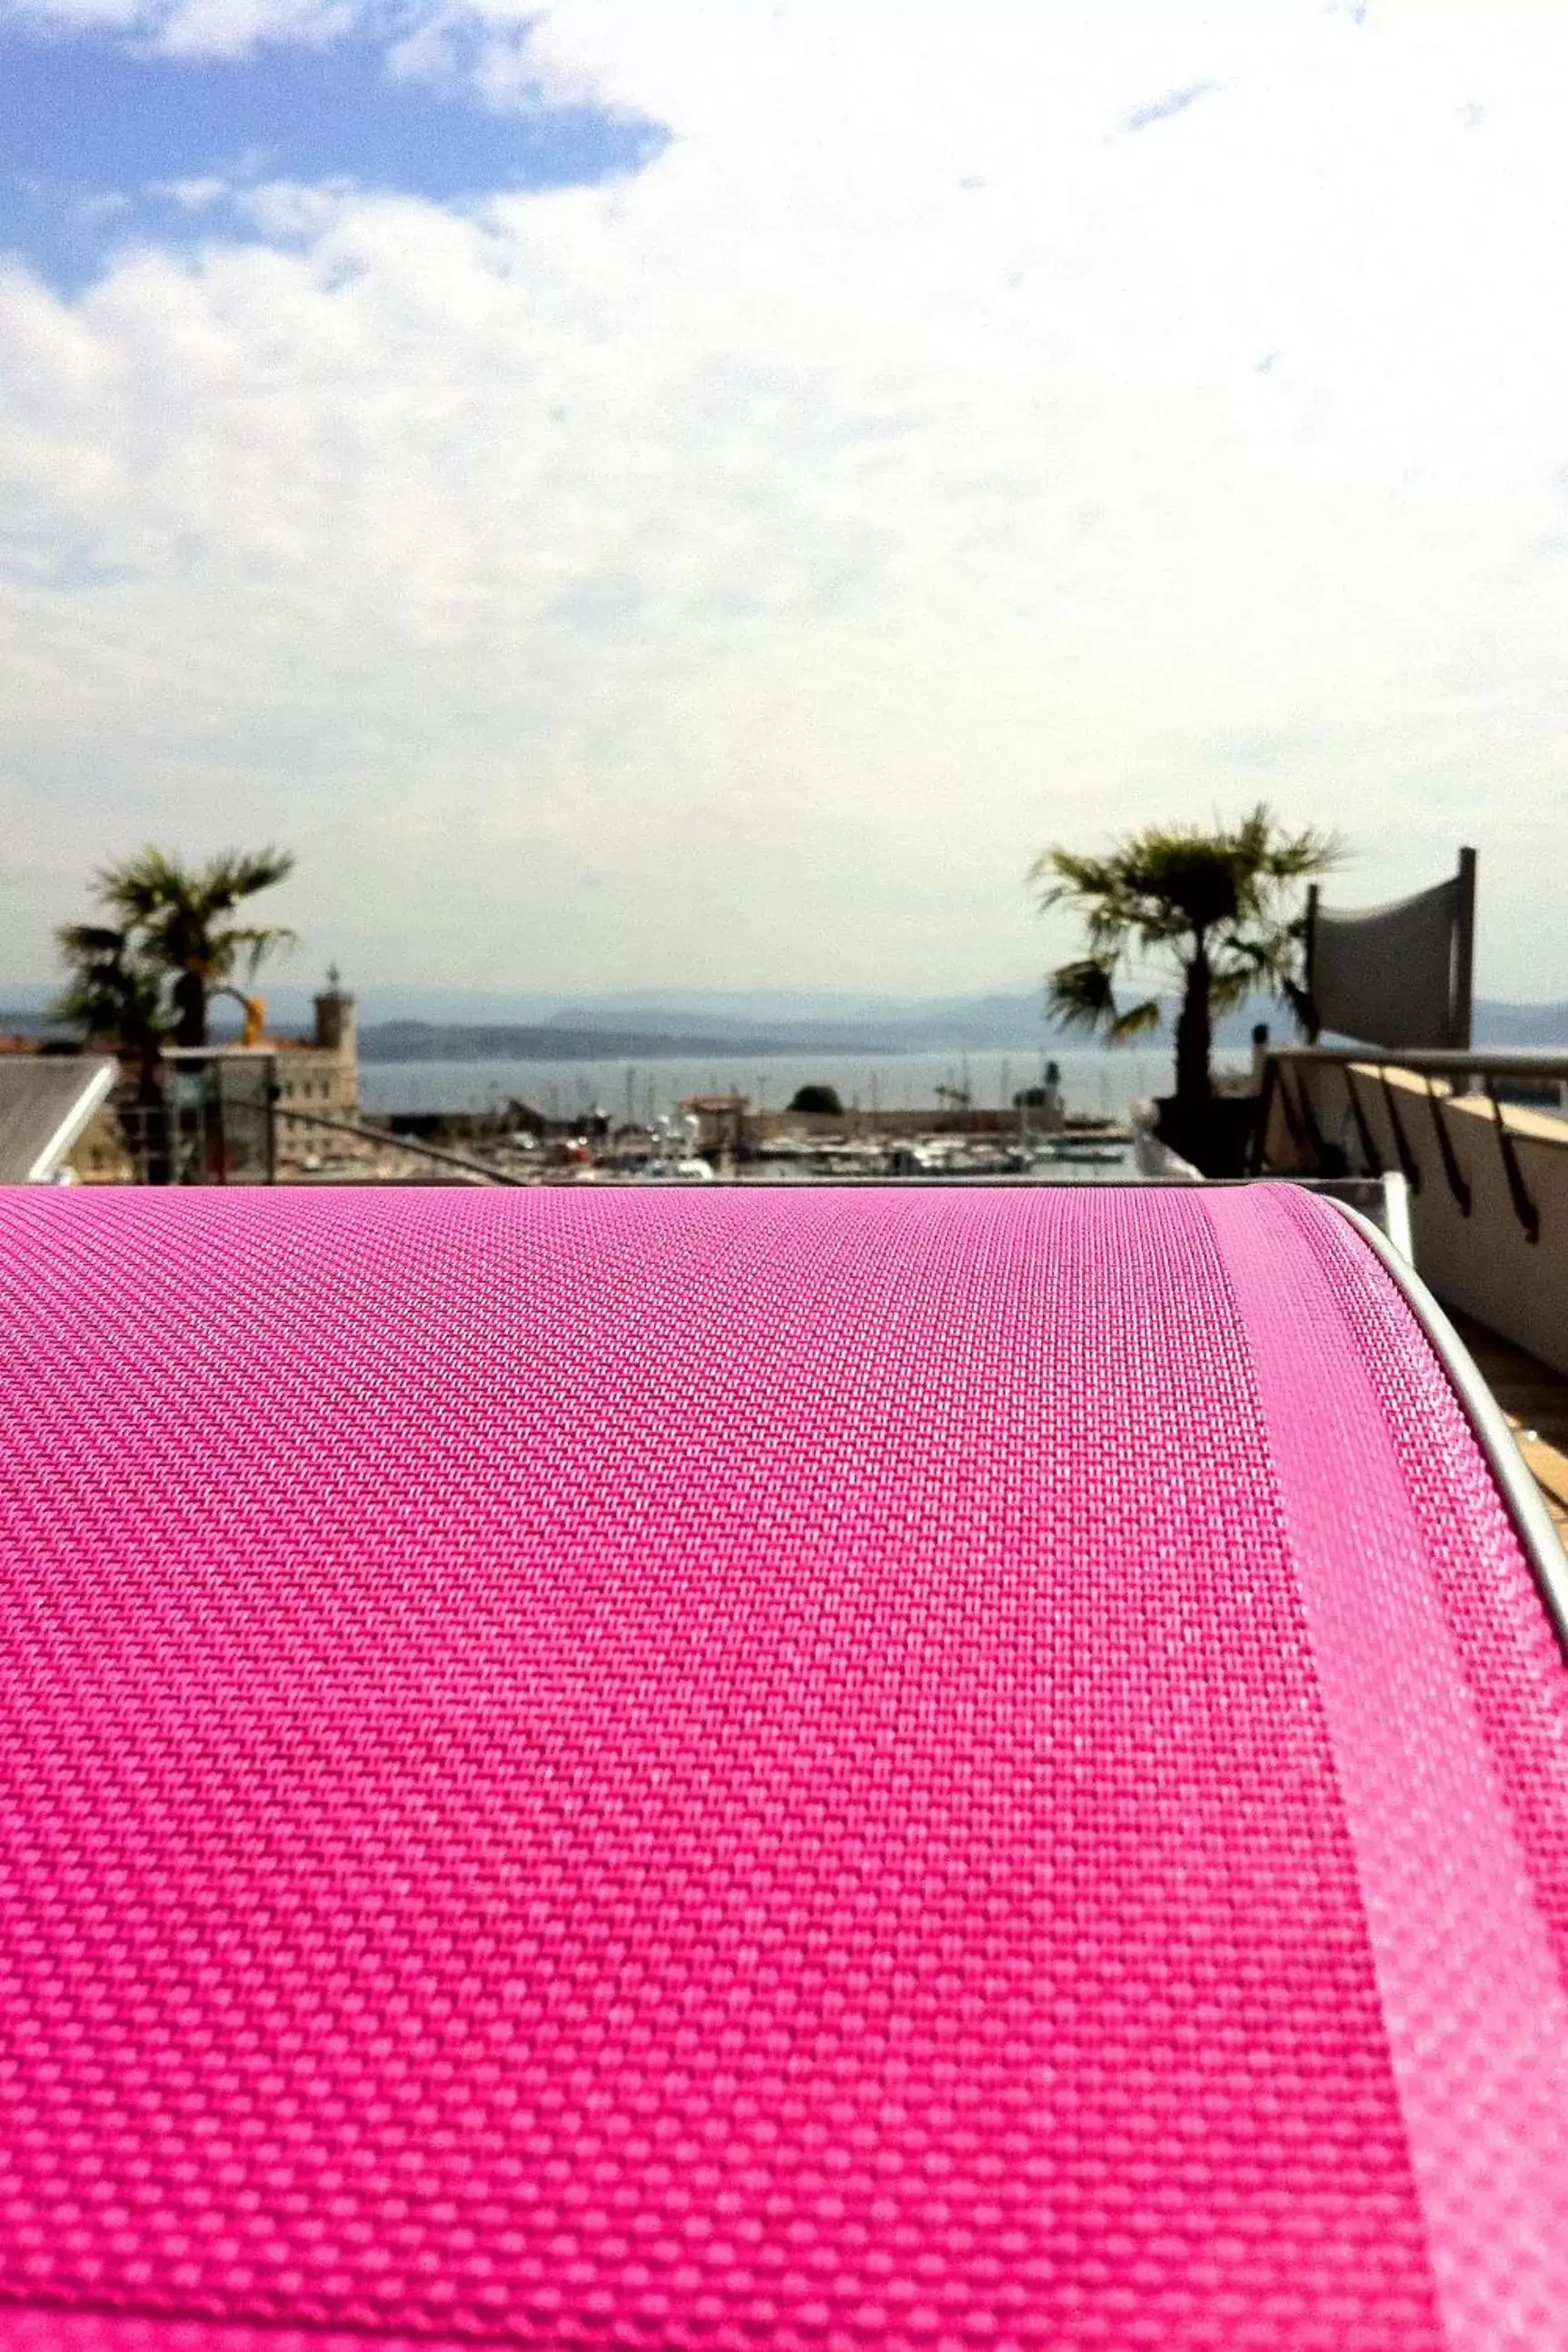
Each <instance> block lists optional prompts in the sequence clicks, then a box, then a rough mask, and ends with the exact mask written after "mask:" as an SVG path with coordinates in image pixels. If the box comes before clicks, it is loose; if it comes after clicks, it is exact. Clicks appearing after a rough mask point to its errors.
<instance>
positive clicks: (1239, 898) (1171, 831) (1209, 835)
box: [1030, 803, 1341, 1114]
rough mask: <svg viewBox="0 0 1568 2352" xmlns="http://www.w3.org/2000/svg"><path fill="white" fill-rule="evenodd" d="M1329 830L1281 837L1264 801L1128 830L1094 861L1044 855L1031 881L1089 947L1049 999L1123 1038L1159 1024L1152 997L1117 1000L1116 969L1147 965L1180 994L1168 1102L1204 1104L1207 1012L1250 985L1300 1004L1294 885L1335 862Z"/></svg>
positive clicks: (1062, 969) (1056, 852)
mask: <svg viewBox="0 0 1568 2352" xmlns="http://www.w3.org/2000/svg"><path fill="white" fill-rule="evenodd" d="M1340 856H1341V849H1340V845H1339V843H1338V841H1337V840H1336V838H1335V836H1334V835H1332V834H1329V833H1322V832H1320V831H1318V830H1317V829H1316V828H1308V829H1307V830H1306V831H1304V832H1301V833H1287V832H1286V831H1285V830H1284V828H1283V827H1282V826H1281V825H1280V824H1279V821H1278V819H1277V818H1276V817H1275V816H1274V814H1273V812H1272V811H1271V810H1269V809H1268V808H1267V807H1265V806H1264V805H1263V804H1262V803H1259V804H1258V807H1257V808H1255V809H1254V810H1252V812H1251V813H1250V814H1249V815H1247V816H1245V817H1243V818H1242V820H1241V822H1240V823H1239V824H1234V825H1230V826H1225V825H1216V826H1215V828H1214V829H1213V830H1212V831H1209V832H1204V831H1201V830H1200V829H1199V828H1198V827H1196V826H1184V825H1177V826H1161V825H1155V826H1151V827H1150V828H1149V829H1148V830H1147V831H1146V832H1143V833H1135V834H1126V835H1123V836H1122V837H1121V840H1120V841H1117V842H1114V843H1113V844H1112V845H1111V846H1110V849H1109V850H1108V851H1107V852H1106V853H1105V854H1104V855H1103V856H1098V857H1083V856H1078V855H1077V854H1076V853H1074V852H1072V851H1069V850H1066V849H1047V850H1046V851H1044V852H1043V853H1042V854H1041V856H1039V857H1038V858H1037V859H1036V861H1035V864H1034V866H1033V867H1032V868H1031V869H1030V872H1031V878H1032V879H1033V880H1034V881H1035V882H1037V883H1038V884H1039V885H1041V886H1042V887H1041V890H1040V904H1041V906H1042V908H1052V907H1063V906H1065V907H1068V908H1071V909H1072V910H1073V912H1074V913H1075V914H1077V915H1078V916H1079V919H1080V920H1081V921H1082V923H1083V926H1084V931H1085V946H1086V950H1087V952H1086V953H1085V954H1083V955H1081V956H1079V957H1078V958H1076V959H1075V960H1074V961H1071V962H1069V963H1064V964H1062V965H1060V966H1058V969H1057V970H1056V971H1054V972H1053V973H1052V974H1051V977H1050V983H1049V1003H1050V1007H1051V1010H1052V1011H1053V1013H1056V1015H1057V1016H1058V1019H1059V1020H1060V1021H1061V1022H1062V1023H1063V1024H1065V1025H1066V1026H1068V1027H1069V1028H1070V1027H1078V1028H1083V1029H1089V1030H1100V1031H1101V1032H1103V1034H1105V1035H1107V1036H1108V1037H1109V1038H1110V1040H1111V1042H1112V1044H1120V1043H1121V1042H1122V1041H1123V1040H1124V1039H1126V1038H1129V1037H1136V1036H1139V1035H1141V1034H1145V1033H1146V1032H1148V1031H1150V1030H1153V1029H1157V1028H1158V1027H1159V1026H1160V1024H1161V1020H1162V1017H1163V1006H1162V1004H1161V1003H1160V1000H1159V998H1158V997H1157V996H1146V997H1143V998H1142V999H1141V1000H1140V1001H1139V1002H1138V1003H1135V1004H1123V1003H1121V1000H1120V998H1119V997H1118V995H1117V992H1116V982H1117V978H1118V975H1119V973H1120V972H1121V971H1122V970H1123V969H1124V968H1125V967H1126V966H1127V965H1128V964H1129V963H1131V962H1132V961H1134V960H1136V961H1137V962H1138V963H1139V964H1141V965H1142V966H1145V967H1146V966H1147V965H1148V964H1149V963H1150V962H1152V963H1153V964H1154V965H1155V966H1156V968H1159V967H1163V969H1164V971H1166V972H1167V973H1168V974H1169V976H1170V977H1171V978H1172V979H1173V981H1174V982H1175V983H1176V985H1177V987H1178V988H1179V990H1180V992H1181V1007H1180V1010H1179V1012H1178V1013H1177V1015H1176V1097H1175V1098H1176V1103H1177V1105H1178V1106H1179V1108H1180V1109H1181V1110H1182V1111H1183V1112H1185V1113H1189V1114H1191V1113H1195V1112H1200V1111H1201V1110H1202V1108H1203V1106H1204V1105H1205V1104H1206V1103H1207V1102H1208V1101H1209V1100H1210V1098H1211V1097H1212V1095H1213V1092H1214V1078H1213V1073H1212V1069H1211V1055H1212V1052H1213V1045H1214V1016H1215V1013H1224V1012H1226V1011H1228V1010H1229V1009H1230V1008H1231V1007H1232V1006H1233V1005H1236V1004H1238V1003H1240V1002H1241V1000H1242V999H1243V997H1245V996H1246V995H1247V994H1248V993H1249V992H1251V991H1254V990H1260V991H1264V992H1267V993H1268V994H1270V995H1274V996H1279V997H1281V998H1283V999H1284V1000H1285V1001H1286V1002H1287V1003H1290V1004H1291V1005H1293V1006H1294V1007H1295V1008H1296V1009H1297V1010H1298V1011H1299V1012H1301V1011H1304V1010H1305V996H1304V993H1303V989H1302V980H1301V942H1302V935H1303V929H1304V916H1303V913H1302V912H1301V910H1300V908H1299V907H1298V905H1297V895H1298V886H1299V885H1300V884H1301V883H1303V882H1305V881H1307V880H1308V879H1309V878H1310V877H1311V876H1312V875H1314V874H1322V873H1324V872H1326V871H1327V870H1328V868H1329V867H1330V866H1333V865H1335V864H1337V862H1338V860H1339V857H1340Z"/></svg>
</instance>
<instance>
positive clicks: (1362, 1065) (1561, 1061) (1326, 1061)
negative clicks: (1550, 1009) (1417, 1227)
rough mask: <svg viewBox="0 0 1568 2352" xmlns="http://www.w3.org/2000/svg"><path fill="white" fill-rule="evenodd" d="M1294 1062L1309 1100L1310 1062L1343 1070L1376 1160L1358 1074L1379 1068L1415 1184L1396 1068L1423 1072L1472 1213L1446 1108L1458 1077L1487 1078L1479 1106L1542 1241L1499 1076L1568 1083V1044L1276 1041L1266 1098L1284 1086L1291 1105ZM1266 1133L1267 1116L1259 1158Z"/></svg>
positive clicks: (1515, 1195) (1511, 1186) (1513, 1199)
mask: <svg viewBox="0 0 1568 2352" xmlns="http://www.w3.org/2000/svg"><path fill="white" fill-rule="evenodd" d="M1287 1064H1290V1065H1293V1066H1295V1068H1296V1071H1297V1076H1298V1090H1299V1091H1300V1093H1301V1095H1302V1098H1303V1103H1305V1098H1306V1097H1305V1089H1304V1088H1303V1087H1300V1076H1301V1073H1302V1071H1303V1070H1305V1069H1307V1068H1310V1067H1312V1066H1318V1067H1320V1068H1323V1069H1337V1070H1340V1071H1342V1073H1343V1076H1344V1082H1345V1091H1346V1093H1347V1095H1348V1096H1349V1097H1350V1107H1351V1111H1352V1116H1353V1117H1354V1118H1355V1123H1356V1129H1357V1132H1358V1135H1359V1137H1360V1139H1361V1144H1362V1149H1363V1152H1364V1153H1365V1155H1366V1157H1367V1158H1368V1160H1375V1158H1376V1152H1375V1150H1374V1148H1373V1142H1372V1138H1371V1136H1370V1134H1369V1132H1368V1129H1367V1123H1366V1118H1365V1115H1364V1113H1363V1109H1362V1105H1361V1101H1360V1097H1359V1096H1358V1095H1357V1092H1356V1085H1355V1079H1356V1074H1357V1073H1358V1072H1359V1071H1368V1072H1371V1073H1373V1075H1374V1076H1376V1078H1377V1080H1378V1082H1379V1085H1380V1087H1381V1090H1382V1094H1383V1099H1384V1110H1385V1112H1386V1114H1387V1117H1388V1123H1389V1129H1390V1132H1391V1134H1392V1135H1393V1138H1394V1149H1395V1151H1396V1152H1397V1154H1398V1157H1399V1161H1400V1165H1401V1167H1402V1168H1403V1169H1404V1171H1405V1176H1406V1178H1407V1180H1408V1181H1409V1183H1410V1185H1411V1187H1412V1189H1413V1190H1415V1191H1418V1190H1419V1189H1420V1183H1421V1175H1420V1168H1419V1164H1418V1162H1417V1160H1416V1159H1415V1153H1414V1152H1413V1150H1411V1147H1410V1143H1409V1140H1408V1138H1407V1137H1406V1135H1405V1128H1404V1123H1403V1121H1402V1120H1401V1118H1400V1116H1399V1108H1398V1105H1397V1102H1396V1101H1395V1098H1394V1089H1393V1087H1391V1085H1390V1084H1389V1073H1390V1071H1405V1072H1407V1073H1408V1074H1409V1075H1410V1076H1412V1077H1415V1078H1419V1079H1420V1080H1421V1081H1422V1091H1423V1092H1424V1093H1425V1094H1426V1099H1427V1104H1428V1107H1429V1108H1430V1111H1431V1115H1432V1128H1433V1134H1434V1137H1435V1139H1436V1145H1437V1151H1438V1156H1439V1158H1440V1159H1441V1160H1442V1163H1443V1173H1444V1176H1445V1178H1446V1180H1447V1186H1448V1191H1449V1192H1450V1193H1451V1194H1452V1196H1453V1199H1454V1202H1455V1203H1456V1205H1457V1206H1458V1209H1459V1211H1460V1213H1461V1214H1462V1215H1464V1216H1467V1217H1468V1215H1469V1213H1470V1209H1471V1201H1472V1194H1471V1188H1470V1184H1469V1182H1468V1179H1467V1178H1466V1175H1465V1172H1464V1171H1463V1169H1461V1167H1460V1166H1459V1164H1458V1156H1457V1154H1456V1152H1455V1150H1454V1143H1453V1138H1452V1135H1451V1133H1450V1131H1449V1128H1448V1123H1447V1117H1446V1113H1447V1110H1448V1109H1450V1108H1452V1107H1453V1106H1455V1105H1456V1104H1458V1103H1459V1102H1461V1101H1462V1100H1463V1099H1464V1097H1463V1095H1462V1094H1461V1093H1460V1092H1459V1091H1458V1082H1459V1081H1461V1080H1464V1079H1476V1078H1479V1080H1480V1082H1481V1092H1480V1097H1479V1101H1478V1106H1477V1107H1478V1108H1479V1103H1480V1102H1482V1101H1484V1102H1485V1103H1486V1104H1487V1105H1488V1106H1489V1108H1490V1113H1491V1117H1490V1119H1489V1125H1490V1127H1491V1129H1492V1132H1493V1134H1494V1135H1495V1136H1496V1138H1497V1146H1498V1153H1499V1156H1500V1160H1501V1162H1502V1170H1503V1177H1504V1181H1506V1183H1507V1186H1508V1195H1509V1201H1510V1205H1511V1206H1512V1209H1513V1213H1514V1215H1515V1217H1516V1218H1517V1219H1518V1222H1519V1224H1520V1227H1521V1231H1522V1232H1523V1234H1524V1236H1525V1239H1526V1240H1527V1241H1530V1242H1539V1241H1540V1239H1541V1212H1540V1209H1539V1206H1538V1205H1537V1203H1536V1201H1535V1199H1534V1197H1533V1196H1532V1194H1531V1191H1530V1188H1529V1186H1528V1184H1527V1183H1526V1182H1525V1181H1524V1171H1523V1169H1522V1168H1521V1164H1520V1158H1519V1152H1518V1150H1517V1149H1516V1146H1515V1141H1514V1136H1513V1132H1512V1130H1511V1129H1510V1126H1509V1122H1508V1120H1507V1118H1505V1117H1504V1107H1503V1104H1502V1102H1501V1101H1500V1097H1499V1095H1498V1090H1497V1087H1498V1080H1499V1079H1502V1080H1504V1081H1505V1082H1506V1081H1507V1080H1508V1079H1510V1078H1512V1079H1515V1080H1520V1079H1523V1080H1528V1081H1530V1082H1532V1083H1533V1084H1535V1085H1537V1086H1561V1087H1568V1050H1563V1049H1562V1048H1559V1047H1553V1046H1519V1047H1514V1048H1511V1049H1510V1048H1509V1047H1506V1046H1495V1045H1494V1046H1487V1045H1479V1046H1462V1047H1461V1046H1450V1045H1430V1046H1420V1045H1412V1046H1392V1045H1276V1046H1274V1047H1272V1048H1271V1049H1270V1051H1269V1053H1268V1059H1267V1067H1266V1071H1265V1080H1264V1093H1265V1098H1266V1100H1268V1101H1271V1100H1272V1097H1273V1095H1274V1092H1275V1090H1276V1088H1278V1091H1279V1097H1280V1098H1281V1100H1282V1101H1283V1102H1285V1103H1286V1104H1287V1106H1288V1105H1289V1088H1288V1087H1287V1086H1286V1083H1285V1068H1286V1065H1287ZM1434 1079H1447V1080H1448V1082H1449V1084H1448V1086H1447V1089H1446V1090H1445V1091H1444V1092H1442V1093H1439V1091H1438V1089H1437V1087H1436V1086H1435V1085H1434V1084H1433V1081H1434ZM1288 1124H1289V1128H1290V1129H1291V1139H1292V1141H1294V1142H1298V1143H1299V1142H1300V1129H1299V1123H1298V1121H1297V1120H1296V1119H1294V1118H1290V1119H1289V1120H1288ZM1265 1141H1266V1137H1265V1134H1264V1132H1263V1128H1262V1122H1261V1121H1260V1122H1259V1133H1258V1142H1257V1147H1256V1157H1257V1160H1258V1165H1259V1166H1261V1164H1262V1159H1263V1152H1264V1146H1265Z"/></svg>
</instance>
